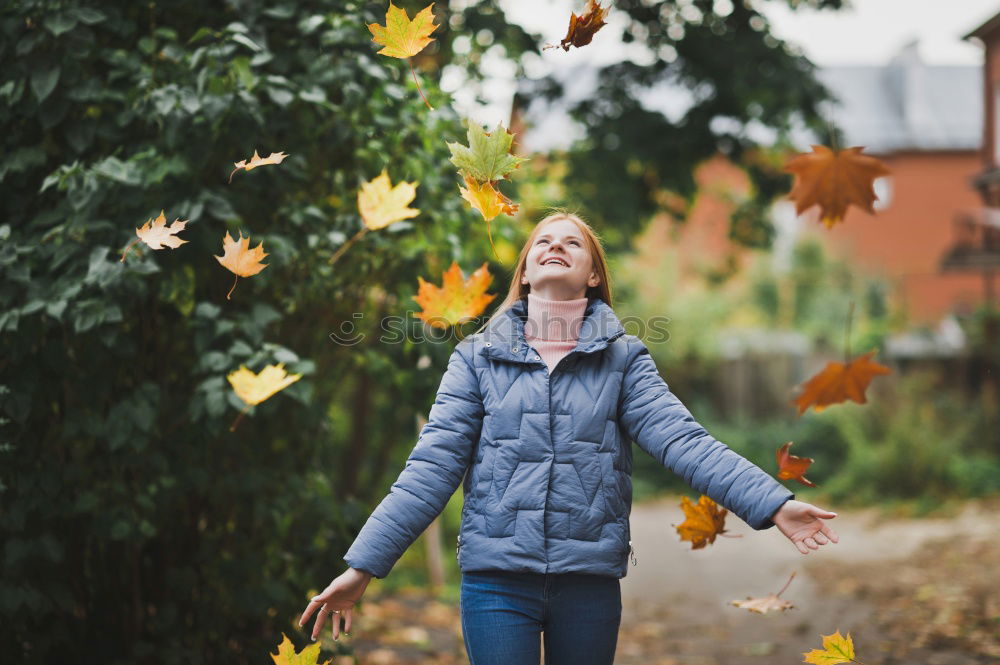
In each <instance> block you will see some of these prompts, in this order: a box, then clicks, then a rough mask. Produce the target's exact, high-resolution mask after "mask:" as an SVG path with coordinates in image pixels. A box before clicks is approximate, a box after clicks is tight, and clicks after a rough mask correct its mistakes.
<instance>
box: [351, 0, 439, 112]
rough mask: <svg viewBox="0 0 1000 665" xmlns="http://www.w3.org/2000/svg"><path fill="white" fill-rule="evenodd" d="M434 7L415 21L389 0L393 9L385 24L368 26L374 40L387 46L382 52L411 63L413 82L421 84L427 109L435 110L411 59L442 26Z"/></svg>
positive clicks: (428, 8) (418, 16)
mask: <svg viewBox="0 0 1000 665" xmlns="http://www.w3.org/2000/svg"><path fill="white" fill-rule="evenodd" d="M433 6H434V3H433V2H432V3H431V4H429V5H427V6H426V7H424V8H423V9H421V10H420V11H419V12H417V14H416V15H415V16H414V17H413V20H412V21H411V20H410V18H409V17H408V16H407V15H406V10H404V9H400V8H399V7H397V6H396V5H394V4H392V0H389V9H388V10H387V11H386V13H385V25H379V24H378V23H369V24H368V29H369V30H370V31H371V33H372V41H373V42H375V43H376V44H383V45H384V48H382V50H380V51H379V54H381V55H388V56H391V57H393V58H405V59H406V62H407V64H409V65H410V73H411V74H413V81H414V83H416V84H417V91H418V92H420V96H421V97H423V99H424V103H425V104H427V108H429V109H430V110H432V111H433V110H434V107H433V106H431V103H430V102H429V101H427V97H424V91H423V90H421V89H420V82H419V81H417V73H416V72H415V71H413V64H412V63H411V62H410V60H409V58H410V57H411V56H414V55H416V54H417V53H420V51H422V50H423V49H424V47H425V46H427V45H428V44H430V43H431V42H432V41H434V38H433V37H430V36H429V35H430V34H431V33H432V32H434V31H435V30H437V28H438V27H439V26H437V25H435V24H434V14H433V12H432V11H431V8H432V7H433Z"/></svg>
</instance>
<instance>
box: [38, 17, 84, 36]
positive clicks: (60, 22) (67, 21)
mask: <svg viewBox="0 0 1000 665" xmlns="http://www.w3.org/2000/svg"><path fill="white" fill-rule="evenodd" d="M42 22H43V23H44V24H45V28H46V29H47V30H48V31H49V32H51V33H52V34H53V35H55V36H56V37H58V36H59V35H61V34H63V33H64V32H69V31H70V30H72V29H73V28H75V27H76V16H74V15H73V14H72V13H69V12H67V13H65V14H64V13H62V12H58V13H56V14H49V15H48V16H46V17H45V19H44V20H43V21H42Z"/></svg>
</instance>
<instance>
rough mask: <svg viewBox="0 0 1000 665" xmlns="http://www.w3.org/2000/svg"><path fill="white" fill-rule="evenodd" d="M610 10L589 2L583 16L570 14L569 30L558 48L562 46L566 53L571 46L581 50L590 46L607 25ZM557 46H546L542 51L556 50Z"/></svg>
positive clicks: (592, 1) (592, 0)
mask: <svg viewBox="0 0 1000 665" xmlns="http://www.w3.org/2000/svg"><path fill="white" fill-rule="evenodd" d="M609 9H611V8H610V7H601V5H600V3H598V2H595V1H594V0H587V6H586V7H584V9H583V13H582V14H580V15H579V16H577V15H576V14H575V13H572V12H571V13H570V17H569V28H568V29H567V30H566V36H565V37H563V38H562V40H561V41H560V42H559V44H558V46H561V47H562V49H563V50H564V51H568V50H569V47H570V46H575V47H577V48H580V47H581V46H586V45H587V44H589V43H590V41H591V40H592V39H593V38H594V33H596V32H597V31H598V30H600V29H601V28H602V27H603V26H604V25H605V22H604V18H605V17H606V16H607V15H608V10H609ZM556 46H557V45H556V44H546V45H545V46H543V47H542V50H543V51H544V50H545V49H548V48H556Z"/></svg>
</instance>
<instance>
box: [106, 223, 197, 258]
mask: <svg viewBox="0 0 1000 665" xmlns="http://www.w3.org/2000/svg"><path fill="white" fill-rule="evenodd" d="M189 221H191V220H189V219H186V220H184V221H181V220H180V219H175V220H174V222H173V224H171V225H170V226H167V218H166V217H165V216H164V215H163V211H162V210H161V211H160V215H159V216H158V217H157V218H156V219H152V218H150V219H148V220H147V221H146V223H145V224H143V225H142V226H140V227H139V228H137V229H136V230H135V235H136V236H137V237H136V239H135V240H133V241H132V242H130V243H129V244H128V247H126V248H125V251H124V252H122V258H121V259H120V260H121V261H122V262H124V261H125V255H126V254H128V252H129V250H130V249H132V246H133V245H135V244H136V243H137V242H139V241H140V240H141V241H142V242H144V243H146V245H148V246H149V247H150V248H151V249H163V248H164V247H170V248H172V249H176V248H178V247H180V246H181V245H183V244H184V243H186V242H187V240H183V239H182V238H179V237H177V233H179V232H181V231H183V230H184V227H185V226H187V223H188V222H189Z"/></svg>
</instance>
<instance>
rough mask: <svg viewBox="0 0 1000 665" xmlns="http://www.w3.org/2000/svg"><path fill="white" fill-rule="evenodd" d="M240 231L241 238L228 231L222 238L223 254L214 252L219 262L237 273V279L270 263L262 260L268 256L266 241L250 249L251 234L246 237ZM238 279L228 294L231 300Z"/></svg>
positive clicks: (227, 296) (253, 272)
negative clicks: (237, 238) (236, 238)
mask: <svg viewBox="0 0 1000 665" xmlns="http://www.w3.org/2000/svg"><path fill="white" fill-rule="evenodd" d="M239 233H240V237H239V240H234V239H233V237H232V236H231V235H229V231H226V237H225V238H223V239H222V256H218V255H216V254H213V256H215V258H216V260H217V261H218V262H219V263H221V264H222V265H223V266H224V267H225V268H227V269H228V270H230V271H232V272H233V273H235V274H236V279H239V278H240V277H250V276H252V275H256V274H257V273H259V272H260V271H261V270H263V269H264V268H266V267H267V266H268V265H269V264H267V263H261V262H260V261H261V259H263V258H264V257H265V256H267V254H266V253H265V252H264V241H261V242H260V243H259V244H258V245H257V246H256V247H254V248H253V249H250V236H247V237H246V238H244V237H243V231H240V232H239ZM236 279H234V280H233V286H232V288H231V289H229V293H227V294H226V300H229V296H230V295H231V294H232V292H233V289H235V288H236Z"/></svg>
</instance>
